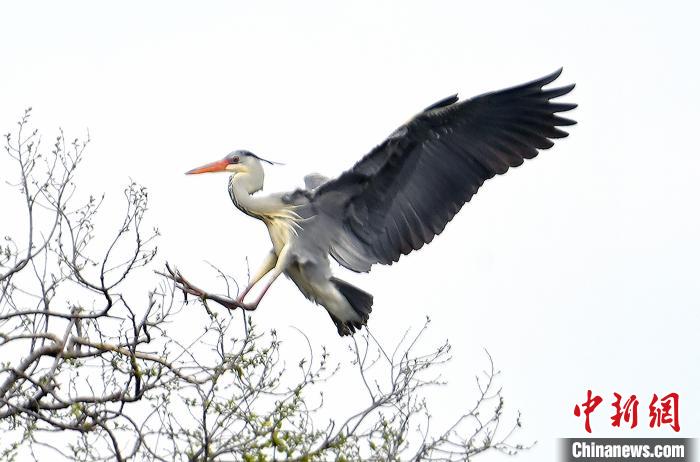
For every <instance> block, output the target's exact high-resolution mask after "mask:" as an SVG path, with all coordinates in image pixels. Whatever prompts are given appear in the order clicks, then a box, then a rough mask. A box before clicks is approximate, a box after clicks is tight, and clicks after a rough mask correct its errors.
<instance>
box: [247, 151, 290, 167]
mask: <svg viewBox="0 0 700 462" xmlns="http://www.w3.org/2000/svg"><path fill="white" fill-rule="evenodd" d="M240 152H241V154H243V155H245V156H250V157H255V158H256V159H258V160H261V161H263V162H267V163H268V164H270V165H284V164H283V163H281V162H273V161H271V160H267V159H263V158H262V157H260V156H259V155H257V154H253V153H252V152H250V151H240Z"/></svg>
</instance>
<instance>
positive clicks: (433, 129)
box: [313, 69, 576, 271]
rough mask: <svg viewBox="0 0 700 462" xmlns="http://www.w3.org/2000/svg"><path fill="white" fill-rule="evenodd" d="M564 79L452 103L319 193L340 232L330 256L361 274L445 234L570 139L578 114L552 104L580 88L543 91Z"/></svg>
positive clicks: (418, 119)
mask: <svg viewBox="0 0 700 462" xmlns="http://www.w3.org/2000/svg"><path fill="white" fill-rule="evenodd" d="M560 73H561V69H559V70H558V71H557V72H555V73H553V74H551V75H548V76H546V77H544V78H541V79H539V80H535V81H533V82H530V83H526V84H523V85H519V86H516V87H513V88H508V89H505V90H501V91H497V92H493V93H486V94H484V95H480V96H477V97H475V98H472V99H468V100H465V101H461V102H460V101H458V98H457V97H456V95H455V96H451V97H448V98H445V99H444V100H441V101H439V102H437V103H435V104H433V105H432V106H430V107H428V108H427V109H425V110H424V111H423V112H421V113H420V114H418V115H417V116H415V117H414V118H413V119H412V120H410V121H409V122H407V123H406V124H404V125H403V126H401V127H399V128H398V129H397V130H396V131H395V132H394V133H393V134H392V135H391V136H390V137H389V138H388V139H387V140H386V141H384V142H383V143H382V144H380V145H379V146H377V147H376V148H374V149H373V150H372V152H370V153H369V154H368V155H366V156H365V157H364V158H362V159H361V160H360V161H359V162H358V163H357V164H355V166H354V167H353V168H352V169H350V170H348V171H346V172H345V173H343V174H342V175H340V176H339V177H338V178H337V179H335V180H332V181H329V182H327V183H325V184H323V185H322V186H320V187H319V188H318V189H317V190H316V192H315V194H314V198H313V202H314V204H315V205H316V207H317V209H318V210H319V211H320V212H322V213H325V214H326V215H327V216H328V217H330V218H332V219H333V220H334V221H335V222H336V224H337V225H338V227H339V229H338V232H337V233H336V235H335V236H334V237H333V240H332V242H331V245H330V252H331V255H333V257H334V258H335V259H336V260H338V262H339V263H340V264H342V265H343V266H345V267H347V268H349V269H351V270H354V271H369V269H370V267H371V266H372V265H373V264H374V263H383V264H391V263H392V262H395V261H398V259H399V257H400V256H401V255H406V254H408V253H409V252H411V251H412V250H416V249H419V248H421V247H422V246H423V245H424V244H425V243H428V242H430V241H432V239H433V238H434V237H435V235H437V234H440V232H442V230H443V229H444V228H445V226H446V225H447V223H448V222H449V221H450V220H451V219H452V217H453V216H454V215H455V214H456V213H457V212H458V211H459V209H460V208H461V207H462V205H464V203H465V202H468V201H469V200H470V199H471V197H472V196H473V195H474V194H476V192H477V191H478V189H479V187H481V185H482V184H484V181H486V180H488V179H489V178H492V177H493V176H494V175H496V174H503V173H505V172H506V171H507V170H508V168H510V167H516V166H518V165H520V164H522V163H523V161H524V159H531V158H533V157H535V156H536V155H537V153H538V150H539V149H548V148H550V147H552V146H553V144H554V143H553V142H552V141H551V140H552V139H555V138H563V137H565V136H567V133H566V132H564V131H562V130H560V129H558V128H557V127H559V126H567V125H573V124H575V123H576V122H574V121H573V120H569V119H565V118H563V117H560V116H558V115H557V113H559V112H564V111H569V110H571V109H573V108H575V107H576V105H575V104H567V103H556V102H552V101H551V100H552V99H554V98H557V97H559V96H562V95H565V94H567V93H569V92H570V91H571V90H572V89H573V88H574V85H568V86H565V87H561V88H553V89H548V90H544V89H543V87H544V86H545V85H547V84H549V83H551V82H553V81H554V80H555V79H556V78H557V77H558V76H559V74H560Z"/></svg>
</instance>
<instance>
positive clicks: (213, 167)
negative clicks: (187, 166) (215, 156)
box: [185, 150, 273, 175]
mask: <svg viewBox="0 0 700 462" xmlns="http://www.w3.org/2000/svg"><path fill="white" fill-rule="evenodd" d="M261 161H262V162H267V163H269V164H272V163H273V162H270V161H269V160H266V159H263V158H262V157H258V156H256V155H255V154H253V153H252V152H249V151H242V150H239V151H233V152H231V153H230V154H228V155H227V156H226V157H224V158H223V159H221V160H217V161H214V162H211V163H208V164H206V165H202V166H201V167H197V168H194V169H192V170H190V171H189V172H185V175H195V174H198V173H213V172H228V173H259V172H262V163H261Z"/></svg>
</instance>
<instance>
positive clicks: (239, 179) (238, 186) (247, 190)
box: [228, 173, 263, 218]
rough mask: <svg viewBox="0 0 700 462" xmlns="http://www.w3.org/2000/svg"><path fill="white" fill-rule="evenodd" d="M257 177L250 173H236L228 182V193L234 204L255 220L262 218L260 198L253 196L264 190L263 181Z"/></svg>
mask: <svg viewBox="0 0 700 462" xmlns="http://www.w3.org/2000/svg"><path fill="white" fill-rule="evenodd" d="M256 176H257V175H251V174H250V173H235V174H233V175H231V177H230V178H229V182H228V193H229V196H231V200H232V201H233V204H234V205H235V206H236V207H237V208H238V209H239V210H240V211H241V212H243V213H245V214H247V215H250V216H252V217H254V218H262V217H261V216H260V213H258V212H259V210H258V209H259V204H258V202H259V200H260V199H259V198H257V197H254V196H253V194H255V193H256V192H258V191H260V190H261V189H262V186H263V185H262V181H261V180H258V179H257V178H256Z"/></svg>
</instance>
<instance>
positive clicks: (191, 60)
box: [0, 1, 700, 461]
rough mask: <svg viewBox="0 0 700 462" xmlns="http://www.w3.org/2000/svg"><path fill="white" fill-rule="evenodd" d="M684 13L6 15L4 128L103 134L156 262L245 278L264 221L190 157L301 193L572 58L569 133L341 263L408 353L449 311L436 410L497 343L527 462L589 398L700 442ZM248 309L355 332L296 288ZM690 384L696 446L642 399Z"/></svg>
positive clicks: (396, 7)
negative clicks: (240, 168) (235, 160)
mask: <svg viewBox="0 0 700 462" xmlns="http://www.w3.org/2000/svg"><path fill="white" fill-rule="evenodd" d="M487 3H488V4H487ZM673 5H674V6H673V7H670V6H668V5H667V6H662V5H661V4H660V3H658V2H616V3H613V2H597V3H596V2H578V3H576V4H574V3H566V4H565V3H563V2H554V1H553V2H536V3H533V2H474V3H473V4H471V3H468V2H458V1H454V2H407V1H403V2H396V3H391V2H376V1H371V2H370V1H368V2H344V3H341V2H327V1H318V2H309V1H295V2H289V3H284V4H283V3H281V2H264V5H263V2H252V1H246V2H196V3H195V2H188V3H184V2H148V3H147V4H145V3H141V2H138V3H137V2H119V3H118V4H116V3H115V4H113V5H112V6H106V5H105V4H103V3H98V2H87V1H86V2H70V3H67V2H60V3H59V2H48V1H47V2H21V3H20V2H14V4H13V6H9V5H8V4H3V6H2V7H0V57H1V58H0V59H1V61H0V128H1V129H2V132H3V133H5V132H7V131H9V130H12V129H13V124H14V122H15V121H16V120H17V118H18V116H19V115H20V114H21V113H22V111H23V109H24V108H25V107H27V106H30V105H31V106H33V107H34V113H35V116H34V118H33V124H34V125H35V126H36V127H38V128H40V129H41V130H42V131H43V133H44V135H45V137H46V138H47V139H51V137H52V136H53V134H55V133H56V130H57V129H58V127H63V128H64V130H65V131H66V133H67V135H69V136H70V137H73V136H82V135H83V134H84V133H85V131H86V129H89V131H90V136H91V138H92V144H91V146H90V148H89V152H88V156H87V159H86V161H85V164H84V166H83V170H82V173H81V175H80V177H79V180H80V183H81V186H82V187H83V188H85V190H88V191H95V192H98V191H104V192H106V193H107V194H108V202H107V204H106V206H108V207H111V206H114V207H117V206H118V205H119V201H118V200H119V191H120V190H121V188H122V187H123V186H124V185H125V184H126V183H127V182H128V181H129V179H130V178H131V179H134V180H136V181H138V182H140V183H142V184H144V185H146V186H148V188H149V190H150V194H151V199H152V202H151V210H150V220H151V221H152V223H154V224H157V225H158V227H159V228H160V230H161V232H162V234H163V237H162V240H161V241H160V246H159V247H160V251H161V253H160V255H161V257H162V258H163V259H167V260H169V261H171V262H174V263H177V264H178V265H180V266H181V268H183V269H185V268H186V269H187V271H188V272H189V273H190V274H198V272H199V273H200V274H202V276H201V277H202V278H206V277H207V276H206V272H207V267H206V264H205V263H204V261H210V262H212V263H215V264H217V265H219V266H221V267H222V268H224V269H226V270H228V271H230V272H231V273H232V274H234V275H236V276H238V277H240V278H244V276H245V271H246V266H245V259H246V258H248V259H249V260H250V262H251V265H256V264H257V263H258V262H259V261H260V260H261V259H262V257H263V256H264V255H265V252H266V251H267V250H268V249H269V248H270V243H269V238H268V235H267V232H266V230H265V228H264V226H263V225H262V224H261V223H259V222H257V221H255V220H251V219H250V218H248V217H247V216H245V215H242V214H241V213H239V212H238V211H237V210H236V209H235V208H234V207H233V205H232V204H231V202H230V199H229V197H228V194H227V191H226V184H227V177H226V176H225V175H210V176H202V177H185V176H184V175H183V172H184V171H186V170H189V169H190V168H193V167H195V166H198V165H200V164H202V163H205V162H209V161H212V160H216V159H219V158H220V157H222V156H223V155H225V154H226V153H228V152H229V151H231V150H233V149H238V148H244V149H249V150H251V151H253V152H255V153H257V154H259V155H261V156H263V157H266V158H269V159H272V160H275V161H279V162H284V163H285V164H286V165H285V166H276V167H271V168H268V170H267V177H266V181H267V183H266V188H265V190H266V191H277V190H286V189H292V188H295V187H297V186H299V185H301V182H302V177H303V175H304V174H306V173H308V172H311V171H318V172H321V173H323V174H326V175H329V176H333V175H337V174H338V173H340V172H341V171H343V170H344V169H346V168H349V167H350V166H351V165H352V164H353V163H354V162H355V161H356V160H357V159H359V157H361V156H362V155H364V154H365V153H366V152H368V151H369V150H370V149H371V148H372V147H373V146H374V145H376V144H378V143H379V142H381V141H382V140H383V139H384V138H385V137H386V136H387V135H388V134H389V133H390V132H391V131H392V130H393V129H394V128H395V127H396V126H398V125H399V124H401V123H403V122H404V121H405V120H406V119H408V118H409V117H410V116H411V115H413V114H414V113H415V112H417V111H418V110H420V109H422V108H423V107H425V106H427V105H428V104H430V103H432V102H434V101H435V100H437V99H440V98H442V97H444V96H447V95H450V94H452V93H454V92H459V93H460V95H461V96H463V97H469V96H472V95H475V94H479V93H482V92H485V91H491V90H496V89H499V88H502V87H505V86H510V85H513V84H518V83H521V82H525V81H528V80H531V79H534V78H537V77H540V76H542V75H545V74H548V73H550V72H552V71H554V70H555V69H557V68H559V67H561V66H563V67H564V72H563V74H562V76H561V77H560V80H559V81H558V83H561V84H568V83H571V82H575V83H576V84H577V87H576V89H575V90H574V92H573V93H572V94H570V95H568V96H567V97H566V101H570V102H576V103H578V104H579V108H578V109H577V110H575V111H574V112H572V113H570V115H571V117H572V118H575V119H576V120H578V121H579V124H578V125H577V126H575V127H572V129H571V136H570V137H569V138H567V139H565V140H562V141H560V142H558V143H557V145H556V146H555V147H554V148H553V149H552V150H550V151H546V152H544V153H542V154H541V155H540V156H539V157H538V158H536V159H535V160H533V161H530V162H526V164H525V165H524V166H523V167H521V168H518V169H515V170H512V171H510V172H509V173H508V174H506V175H505V176H503V177H498V178H496V179H494V180H491V181H489V182H487V183H486V185H485V186H484V188H482V189H481V190H480V192H479V193H478V195H477V196H475V198H474V199H473V200H472V202H471V203H470V204H468V205H466V206H465V207H464V208H463V209H462V211H461V212H460V213H459V214H458V215H457V217H456V218H455V219H454V220H453V222H452V223H450V224H449V225H448V226H447V228H446V230H445V232H444V233H443V234H442V235H441V236H439V237H438V238H436V239H435V241H434V242H433V243H431V244H430V245H428V246H426V247H424V248H423V249H422V250H420V251H419V252H417V253H415V254H412V255H410V256H408V257H404V258H402V259H401V261H400V262H399V264H396V265H393V266H391V267H381V268H376V269H375V270H373V271H372V273H371V274H369V275H355V274H348V272H346V271H341V270H338V271H339V272H340V273H341V275H342V276H341V277H343V278H344V279H347V280H350V281H352V282H353V283H355V284H357V285H358V286H360V287H362V288H364V289H366V290H368V291H369V292H372V293H373V294H374V295H375V304H374V311H373V313H372V316H371V318H370V321H369V326H370V328H371V329H372V332H373V333H374V334H375V335H376V336H377V337H379V338H382V339H386V341H387V343H391V342H392V341H393V340H394V339H395V338H396V337H397V336H398V335H399V333H400V332H402V331H403V330H404V329H406V328H408V327H410V326H415V327H417V326H419V325H420V324H421V323H422V320H423V319H424V317H425V316H426V315H430V317H431V318H432V320H433V323H432V324H433V329H432V337H431V338H432V339H434V340H435V341H438V340H440V339H444V338H448V339H449V340H450V342H451V343H452V344H453V346H454V351H453V353H454V354H453V356H454V360H453V362H452V363H451V365H450V367H449V368H448V370H447V371H446V373H445V376H446V378H447V379H448V380H449V382H450V384H449V386H448V387H447V388H446V389H445V390H443V392H442V394H441V396H442V397H443V398H442V399H441V400H438V401H435V402H434V404H433V414H434V415H436V416H437V417H439V418H440V419H444V420H443V422H447V420H449V418H450V417H452V416H453V415H454V413H455V412H456V411H457V409H458V408H459V407H466V406H467V405H468V404H470V401H469V400H470V398H472V397H473V391H474V384H473V375H474V374H475V373H476V372H478V371H479V370H480V369H482V368H483V367H484V365H485V358H484V354H483V348H487V349H488V350H489V352H490V353H491V355H492V356H493V358H494V360H495V362H496V365H497V367H498V368H499V369H500V370H501V371H502V373H503V375H502V377H501V381H502V382H501V383H502V385H503V388H504V394H505V396H506V405H507V406H508V409H509V410H510V412H513V411H514V410H515V409H520V410H521V411H522V413H523V416H524V424H525V428H524V429H523V432H522V433H521V434H520V435H521V436H520V440H521V441H524V442H527V441H532V440H537V441H538V444H537V445H536V446H535V448H534V449H532V450H530V451H528V452H526V453H524V454H522V455H521V456H520V457H518V459H517V460H522V461H541V460H551V459H553V458H554V454H555V442H556V438H559V437H568V436H584V431H583V422H582V421H581V420H580V419H578V418H576V417H574V415H573V412H572V410H573V407H574V405H575V404H576V403H579V402H582V401H583V400H584V399H585V394H586V390H588V389H592V390H593V391H594V392H595V393H597V394H599V395H602V396H603V397H604V399H605V401H604V403H603V405H601V406H602V407H601V408H600V409H601V412H596V413H595V414H593V420H592V426H593V430H594V433H593V436H616V435H617V436H626V437H639V436H697V435H698V433H700V413H698V412H697V410H698V409H700V396H699V395H698V390H700V372H699V370H698V366H697V365H698V364H699V363H700V347H699V346H698V341H697V337H696V335H697V327H698V325H699V324H700V301H699V295H698V286H699V284H698V282H699V279H700V271H699V270H698V261H700V243H699V240H698V236H699V235H700V214H698V204H697V202H698V198H700V182H699V181H698V176H699V174H698V172H699V171H700V152H698V142H697V130H698V127H697V124H698V120H700V112H699V111H698V107H699V105H700V90H698V81H700V72H699V68H698V66H699V65H698V59H697V44H698V43H700V37H699V35H700V34H698V32H697V18H698V17H700V16H699V13H700V11H698V7H697V6H696V4H694V3H693V2H676V3H674V4H673ZM0 168H6V165H5V164H2V163H0ZM3 202H4V200H3V198H0V204H2V203H3ZM3 207H5V205H4V204H3ZM4 210H5V209H4ZM3 218H4V219H7V215H5V216H4V217H3ZM255 317H256V319H257V321H258V323H259V324H260V325H261V326H263V327H264V328H277V329H278V330H279V331H280V332H282V335H291V333H292V332H293V331H292V330H291V329H290V328H289V326H291V325H293V326H296V327H299V328H301V329H303V330H304V331H305V332H306V333H307V334H308V335H309V336H310V337H311V338H312V339H313V340H314V341H315V342H317V343H318V344H326V345H329V346H331V347H335V348H337V349H338V350H342V349H344V348H345V345H346V343H347V341H346V340H341V339H340V338H338V337H337V334H336V331H335V328H334V327H333V325H332V323H331V322H330V320H329V318H328V315H327V314H326V313H325V312H324V310H322V309H321V308H320V307H317V306H314V305H312V304H311V303H310V302H308V301H306V300H305V299H304V298H303V297H302V296H301V295H300V294H299V293H298V291H297V290H296V288H295V287H294V286H293V284H292V283H291V282H290V281H288V280H285V279H280V280H279V281H278V282H277V283H276V284H275V286H273V288H272V289H271V291H270V293H269V295H268V297H267V298H266V299H265V301H264V302H263V303H262V304H261V306H260V308H259V309H258V311H257V312H256V313H255ZM671 391H674V392H677V393H679V394H680V396H681V432H680V433H679V434H678V435H676V434H674V432H673V431H671V430H670V429H668V428H661V429H653V430H652V429H649V428H648V417H647V414H648V408H647V405H648V400H649V398H650V397H651V395H652V394H653V393H657V394H659V395H665V394H666V393H668V392H671ZM614 392H618V393H621V394H623V395H629V394H632V393H634V394H637V396H638V397H639V398H640V425H639V426H638V428H636V429H635V430H633V431H629V430H627V431H626V430H619V429H614V428H612V427H611V425H610V421H609V417H610V415H611V411H610V410H611V409H612V407H611V406H610V404H611V401H610V399H611V398H612V394H613V393H614ZM603 407H605V409H604V410H603ZM500 459H501V458H500V457H499V456H497V455H485V456H483V460H500Z"/></svg>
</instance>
